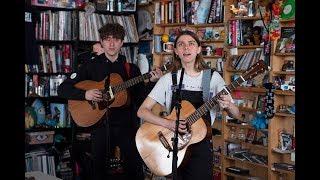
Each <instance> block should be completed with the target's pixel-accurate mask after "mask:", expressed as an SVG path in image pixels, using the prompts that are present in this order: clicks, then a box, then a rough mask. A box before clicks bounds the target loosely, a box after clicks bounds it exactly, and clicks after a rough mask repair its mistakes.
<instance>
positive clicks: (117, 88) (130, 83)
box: [112, 73, 151, 93]
mask: <svg viewBox="0 0 320 180" xmlns="http://www.w3.org/2000/svg"><path fill="white" fill-rule="evenodd" d="M150 77H151V74H149V73H146V74H143V75H141V76H138V77H135V78H132V79H130V80H128V81H126V82H125V83H122V84H119V85H117V86H114V87H112V90H113V92H114V93H118V92H120V91H123V90H125V89H127V88H129V87H131V86H133V85H135V84H138V83H139V82H142V81H144V80H146V79H149V78H150Z"/></svg>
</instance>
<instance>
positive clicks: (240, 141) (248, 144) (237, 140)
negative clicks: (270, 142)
mask: <svg viewBox="0 0 320 180" xmlns="http://www.w3.org/2000/svg"><path fill="white" fill-rule="evenodd" d="M226 141H228V142H232V143H237V144H244V145H247V146H250V147H255V148H259V149H264V150H268V147H266V146H262V145H258V144H252V143H247V142H245V141H243V140H239V139H226Z"/></svg>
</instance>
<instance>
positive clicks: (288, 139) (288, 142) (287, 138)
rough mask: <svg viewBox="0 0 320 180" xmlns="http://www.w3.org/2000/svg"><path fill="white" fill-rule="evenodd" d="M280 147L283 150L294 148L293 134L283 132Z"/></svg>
mask: <svg viewBox="0 0 320 180" xmlns="http://www.w3.org/2000/svg"><path fill="white" fill-rule="evenodd" d="M279 145H280V149H281V150H283V151H284V150H291V149H292V135H291V134H288V133H285V132H281V133H280V144H279Z"/></svg>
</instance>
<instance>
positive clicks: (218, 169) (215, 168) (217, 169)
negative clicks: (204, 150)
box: [213, 165, 221, 172]
mask: <svg viewBox="0 0 320 180" xmlns="http://www.w3.org/2000/svg"><path fill="white" fill-rule="evenodd" d="M213 170H214V171H219V172H220V171H221V167H220V166H215V165H213Z"/></svg>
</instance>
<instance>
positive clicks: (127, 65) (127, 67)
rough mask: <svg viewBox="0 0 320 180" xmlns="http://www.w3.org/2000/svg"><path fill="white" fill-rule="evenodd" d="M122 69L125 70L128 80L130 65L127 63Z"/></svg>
mask: <svg viewBox="0 0 320 180" xmlns="http://www.w3.org/2000/svg"><path fill="white" fill-rule="evenodd" d="M124 68H125V69H126V72H127V76H128V78H130V64H129V63H128V62H125V63H124Z"/></svg>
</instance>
